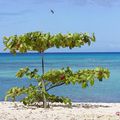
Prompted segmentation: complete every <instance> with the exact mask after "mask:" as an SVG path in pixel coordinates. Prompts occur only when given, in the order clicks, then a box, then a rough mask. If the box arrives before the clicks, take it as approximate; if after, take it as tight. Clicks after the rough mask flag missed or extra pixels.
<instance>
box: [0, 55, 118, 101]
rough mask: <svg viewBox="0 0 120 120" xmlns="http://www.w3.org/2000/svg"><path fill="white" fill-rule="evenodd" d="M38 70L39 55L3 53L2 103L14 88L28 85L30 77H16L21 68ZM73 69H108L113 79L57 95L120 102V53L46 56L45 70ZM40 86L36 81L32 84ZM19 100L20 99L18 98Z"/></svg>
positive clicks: (0, 73) (0, 58)
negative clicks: (7, 93)
mask: <svg viewBox="0 0 120 120" xmlns="http://www.w3.org/2000/svg"><path fill="white" fill-rule="evenodd" d="M26 66H28V67H30V68H31V69H33V68H38V69H40V72H41V55H40V54H37V53H28V54H17V55H16V56H14V55H11V54H9V53H0V100H1V101H3V100H4V96H5V94H6V91H7V90H8V89H9V88H11V87H13V86H23V85H24V86H27V85H28V84H30V83H31V81H30V80H26V78H24V79H22V80H20V79H17V78H16V77H15V74H16V72H17V71H18V70H19V68H21V67H26ZM67 66H70V67H71V68H72V69H73V70H74V71H76V70H78V69H83V68H95V67H97V66H101V67H105V68H108V69H109V70H110V72H111V76H110V79H108V80H103V81H102V82H99V81H96V82H95V85H94V86H93V87H90V86H89V87H88V88H86V89H82V88H81V86H80V85H75V86H73V85H69V86H62V87H58V88H55V89H53V90H51V91H50V92H51V93H53V94H57V95H60V96H68V97H70V98H71V99H72V101H74V102H120V53H46V54H45V71H48V70H49V69H58V68H63V67H67ZM32 83H33V84H36V82H35V81H32ZM18 100H19V99H18Z"/></svg>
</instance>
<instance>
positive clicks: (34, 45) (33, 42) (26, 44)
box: [4, 32, 110, 108]
mask: <svg viewBox="0 0 120 120" xmlns="http://www.w3.org/2000/svg"><path fill="white" fill-rule="evenodd" d="M91 42H95V35H94V33H93V34H92V35H91V36H90V35H89V34H88V33H74V34H71V33H68V34H61V33H58V34H55V35H51V34H50V33H42V32H30V33H26V34H23V35H14V36H10V37H4V45H5V46H6V48H5V50H6V49H9V50H10V52H11V53H13V54H16V53H17V52H20V53H26V52H28V51H37V52H39V53H40V54H42V74H41V75H40V74H38V70H37V69H34V70H32V71H31V70H30V69H29V68H28V67H25V68H21V69H20V70H19V71H18V72H17V74H16V76H17V77H18V78H22V77H23V76H26V77H28V78H29V79H35V80H36V81H37V83H38V85H37V86H35V85H32V84H30V85H29V87H22V88H18V87H13V88H11V89H10V90H8V92H7V95H6V97H5V99H6V100H7V99H8V98H12V100H13V101H14V100H15V98H16V97H17V96H20V95H22V94H25V95H26V96H25V97H24V98H23V99H22V100H21V101H22V102H23V103H24V104H25V105H29V104H33V103H35V102H40V101H42V102H43V107H44V108H46V107H47V105H48V102H61V103H65V104H69V105H71V100H70V99H69V98H67V97H60V96H55V95H51V94H49V93H48V91H49V90H50V89H52V88H55V87H58V86H61V85H69V84H73V85H74V84H76V83H77V84H81V85H82V88H86V87H87V86H88V85H89V84H90V85H91V86H93V85H94V81H95V80H96V79H98V80H99V81H102V79H103V78H105V79H108V78H109V75H110V72H109V70H108V69H104V68H101V67H97V68H95V69H85V70H78V71H76V72H73V71H72V69H71V68H69V67H67V68H62V69H59V70H49V71H48V72H46V73H44V51H45V50H47V49H48V48H51V47H56V48H60V47H62V48H65V47H68V48H70V49H72V48H74V47H81V46H83V45H85V44H88V45H90V44H91Z"/></svg>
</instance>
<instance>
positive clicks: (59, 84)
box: [46, 82, 65, 91]
mask: <svg viewBox="0 0 120 120" xmlns="http://www.w3.org/2000/svg"><path fill="white" fill-rule="evenodd" d="M63 84H65V83H64V82H62V83H58V84H54V85H51V86H50V87H49V88H48V89H46V91H48V90H50V89H52V88H54V87H58V86H61V85H63Z"/></svg>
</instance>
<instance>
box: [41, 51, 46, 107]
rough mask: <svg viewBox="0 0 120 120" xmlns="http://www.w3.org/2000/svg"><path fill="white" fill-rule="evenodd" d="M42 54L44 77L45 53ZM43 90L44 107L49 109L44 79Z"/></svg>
mask: <svg viewBox="0 0 120 120" xmlns="http://www.w3.org/2000/svg"><path fill="white" fill-rule="evenodd" d="M41 54H42V74H43V75H44V53H41ZM42 90H43V107H44V108H47V99H46V96H45V93H46V88H45V81H44V79H42Z"/></svg>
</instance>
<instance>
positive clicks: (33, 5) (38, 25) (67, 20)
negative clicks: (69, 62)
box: [0, 0, 120, 52]
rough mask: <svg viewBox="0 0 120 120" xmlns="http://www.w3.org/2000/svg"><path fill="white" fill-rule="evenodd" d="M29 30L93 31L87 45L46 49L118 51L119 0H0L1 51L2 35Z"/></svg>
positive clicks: (119, 36)
mask: <svg viewBox="0 0 120 120" xmlns="http://www.w3.org/2000/svg"><path fill="white" fill-rule="evenodd" d="M50 9H53V10H54V12H55V14H51V12H50ZM30 31H42V32H51V33H58V32H62V33H67V32H72V33H74V32H89V33H92V32H95V35H96V42H95V43H93V44H92V45H91V46H90V47H88V46H87V45H86V46H84V47H82V48H75V49H72V51H71V50H69V49H56V48H52V49H49V50H47V52H115V51H119V52H120V0H0V52H3V48H4V45H3V40H2V38H3V36H10V35H14V34H23V33H26V32H30Z"/></svg>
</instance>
